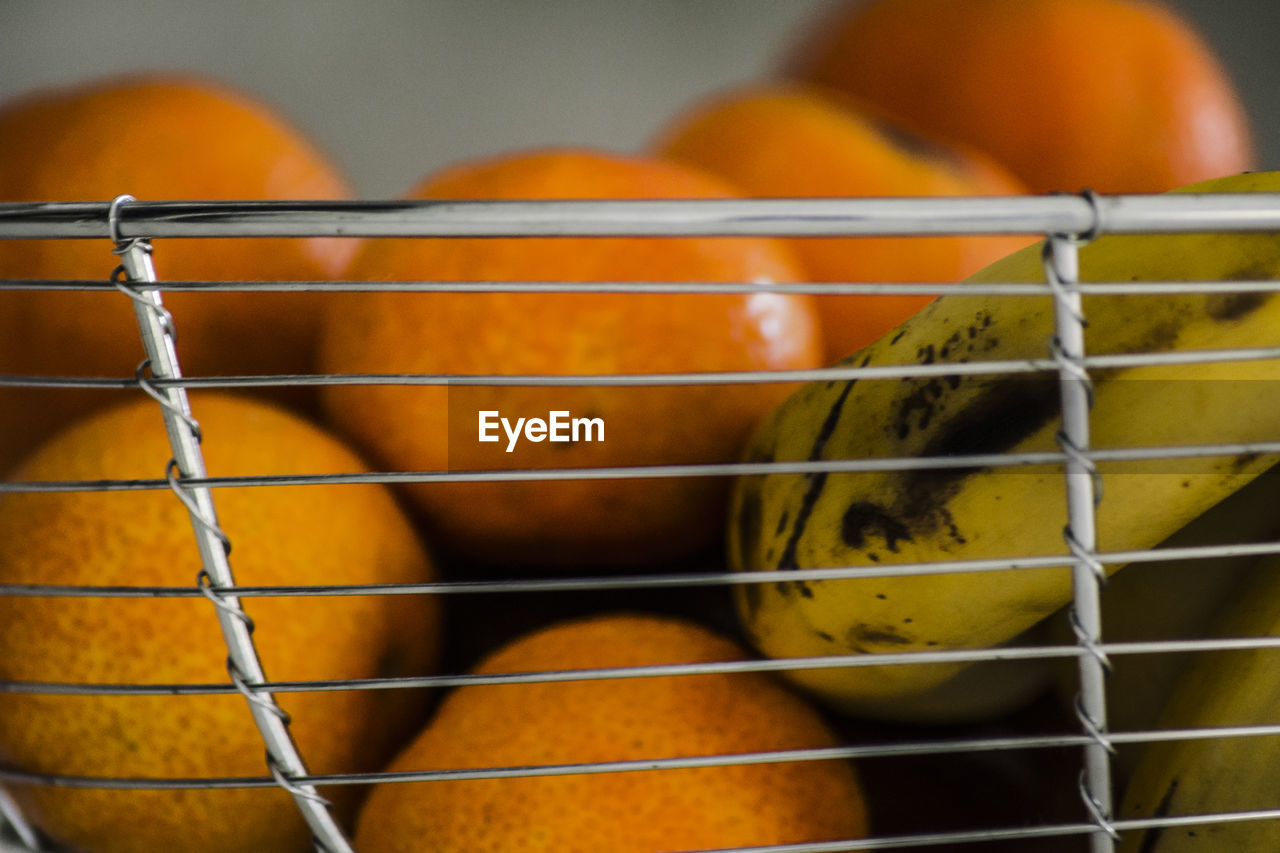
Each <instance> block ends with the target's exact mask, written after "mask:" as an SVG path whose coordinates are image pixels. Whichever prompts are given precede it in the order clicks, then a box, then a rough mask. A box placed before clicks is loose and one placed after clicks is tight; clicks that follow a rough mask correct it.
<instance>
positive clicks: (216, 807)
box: [0, 394, 439, 853]
mask: <svg viewBox="0 0 1280 853" xmlns="http://www.w3.org/2000/svg"><path fill="white" fill-rule="evenodd" d="M193 410H194V414H195V416H196V417H197V418H198V419H199V421H200V423H201V425H202V427H203V430H204V436H205V438H204V451H205V455H206V458H207V460H208V468H209V473H210V474H211V475H213V476H236V475H261V474H317V473H330V472H351V471H359V470H362V469H363V466H362V464H361V460H360V459H359V458H358V457H357V456H356V455H355V454H353V453H352V452H351V451H350V450H349V449H347V447H346V446H345V445H344V444H342V443H341V442H339V441H337V440H336V439H334V438H333V437H332V436H330V435H329V434H327V433H325V432H323V431H321V430H319V429H317V428H316V427H315V426H313V425H311V424H310V423H308V422H306V421H303V420H301V419H299V418H298V417H296V416H294V415H292V414H288V413H286V412H285V411H284V410H281V409H278V408H276V407H275V406H272V405H268V404H267V403H265V402H262V401H259V400H254V399H251V398H243V399H240V398H237V397H234V396H231V395H223V394H209V395H208V396H204V395H201V396H198V397H197V398H196V399H195V401H194V403H193ZM168 458H169V448H168V442H167V439H166V437H165V432H164V429H163V424H162V421H161V418H160V414H159V410H158V408H157V406H156V405H155V404H154V403H152V402H151V401H149V400H148V401H144V402H141V403H126V404H124V405H121V406H118V407H110V408H107V409H104V410H102V411H99V412H97V413H95V414H93V415H92V416H90V417H88V418H87V419H85V420H83V421H80V422H77V423H76V424H74V425H72V426H70V427H69V428H67V429H66V430H64V431H63V432H61V433H59V434H58V435H57V436H56V437H54V438H53V439H51V440H50V441H49V442H48V443H47V444H45V445H43V446H42V447H41V448H40V449H39V450H37V451H36V452H35V453H34V454H33V455H32V456H31V457H30V458H29V459H28V461H27V462H26V463H24V464H23V465H22V466H20V467H19V469H18V470H17V476H18V477H19V478H22V479H32V480H95V479H99V478H136V477H154V476H157V475H160V474H162V472H163V471H164V464H165V460H167V459H168ZM214 503H215V506H216V509H217V512H218V517H219V519H220V521H221V525H222V527H223V529H224V530H225V531H226V533H227V535H228V536H229V538H230V540H231V543H232V546H233V547H232V552H231V555H230V561H231V566H232V569H233V571H234V572H235V576H236V581H237V582H238V583H240V584H244V585H262V586H275V585H291V584H369V583H381V582H386V583H407V582H416V581H426V580H430V579H431V578H432V568H431V563H430V561H429V558H428V556H427V554H426V552H425V551H424V549H423V546H422V543H421V542H420V541H419V539H418V538H417V536H416V534H415V533H414V531H413V530H412V528H411V527H410V525H409V523H408V522H407V521H406V519H405V516H404V514H403V513H402V512H401V511H400V510H399V509H398V508H397V506H396V504H395V502H394V500H393V499H392V498H391V497H390V495H389V493H388V492H387V490H386V489H385V487H382V486H377V485H359V486H342V485H334V486H264V487H258V488H253V487H235V488H223V489H216V490H214ZM199 569H200V563H199V558H198V556H197V554H196V550H195V542H194V538H193V534H192V530H191V524H190V522H189V521H188V518H187V511H186V509H185V508H184V506H183V505H182V503H181V502H179V500H178V498H177V497H176V496H175V495H173V494H171V493H170V492H169V491H168V490H167V489H161V490H159V491H117V492H61V493H39V494H35V493H13V494H8V495H5V496H3V498H0V583H38V584H74V585H107V586H111V585H119V586H139V585H140V586H151V585H158V586H187V587H191V588H193V589H194V588H195V584H196V575H197V572H198V571H199ZM241 602H242V604H243V606H244V609H245V611H246V612H247V613H248V615H249V616H250V617H251V618H252V619H253V620H254V621H255V624H256V628H255V631H254V639H255V641H256V643H257V646H258V650H259V653H260V656H261V659H262V661H263V666H264V668H265V671H266V674H267V678H268V679H270V680H275V681H293V680H299V681H301V680H314V679H329V678H340V679H345V678H366V677H375V676H384V675H385V676H396V675H422V674H426V673H428V672H430V671H431V669H432V668H433V666H434V663H435V659H436V657H437V650H436V646H437V642H438V636H437V635H438V632H439V618H438V613H437V607H436V603H435V600H434V599H433V598H431V597H425V596H415V595H392V596H370V595H363V596H361V595H357V596H333V597H330V596H323V597H316V596H303V597H299V596H292V597H288V596H268V597H257V596H255V597H244V598H242V599H241ZM226 660H227V652H226V649H225V646H224V644H223V640H222V635H221V632H220V630H219V626H218V623H217V621H216V617H215V610H214V606H213V604H212V603H211V602H209V601H207V600H205V599H204V598H203V597H200V596H196V597H190V598H173V597H168V598H147V597H140V598H94V597H15V596H0V681H9V680H18V681H55V682H70V683H77V684H86V683H88V684H93V683H108V684H114V683H125V684H131V683H139V684H227V683H228V674H227V666H226ZM277 699H278V701H279V703H280V705H281V706H282V707H283V708H284V709H285V710H286V711H287V712H288V713H290V714H291V715H292V717H293V722H292V726H291V731H292V732H293V734H294V737H295V738H296V739H297V742H298V744H299V748H300V750H301V752H302V756H303V758H304V760H305V761H306V762H307V763H308V766H309V768H310V769H311V770H312V771H314V772H318V773H326V772H346V771H360V770H372V769H376V768H377V767H378V766H380V765H381V764H382V763H383V762H385V761H386V760H387V759H388V758H389V757H390V756H391V755H392V754H393V752H394V751H395V750H396V749H398V748H399V747H400V746H402V745H403V743H404V742H405V740H407V737H408V735H409V734H410V733H411V732H412V731H413V730H414V728H415V727H416V726H419V725H421V720H422V718H423V715H424V712H425V708H424V707H423V706H424V701H423V700H424V696H423V693H422V691H418V690H413V689H396V690H384V691H358V692H356V691H331V692H314V691H312V692H297V693H294V692H289V693H279V694H278V695H277ZM264 751H265V747H264V746H263V743H262V740H261V737H260V735H259V734H258V730H257V728H256V727H255V726H254V724H253V722H252V720H251V717H250V714H249V709H248V706H247V704H246V701H245V699H244V698H242V697H241V696H239V695H237V694H235V693H231V694H225V695H224V694H218V695H177V696H166V695H158V696H76V695H66V696H64V695H45V694H19V693H0V762H3V763H4V764H5V765H6V766H10V767H14V768H17V769H21V770H26V771H32V772H41V773H56V774H72V775H87V776H108V777H138V778H153V777H159V778H187V777H190V778H208V777H222V776H250V777H262V776H265V775H266V774H267V772H268V771H267V767H266V764H265V762H264ZM11 791H12V793H13V794H14V795H15V797H16V798H17V799H18V800H19V801H20V803H21V806H22V809H23V811H24V813H25V814H26V815H27V816H28V817H29V818H31V819H32V820H33V821H34V822H35V823H36V824H37V825H38V826H39V827H40V828H41V829H43V830H44V831H45V832H47V833H48V834H49V835H50V836H51V837H53V838H54V839H56V840H57V841H59V842H62V843H65V844H68V845H73V846H76V847H77V849H79V848H83V849H86V850H94V851H155V850H188V851H206V850H207V851H219V853H226V851H246V853H247V851H255V853H256V852H257V851H275V850H291V851H304V850H309V849H310V848H311V845H310V834H309V832H308V830H307V828H306V827H305V826H304V825H303V822H302V818H301V816H300V814H299V812H298V809H297V807H296V806H295V804H294V802H293V800H292V798H291V797H290V796H288V795H287V794H285V793H284V792H283V791H281V790H278V789H272V788H267V789H257V788H226V789H220V790H179V791H155V790H137V791H130V790H108V789H64V788H50V787H35V786H32V787H24V786H12V787H11ZM359 791H360V789H359V788H351V787H348V788H333V789H325V790H322V791H321V793H322V794H324V795H326V796H328V797H330V798H331V799H332V800H334V802H335V804H336V805H337V807H338V811H339V813H340V814H342V815H344V816H346V817H347V818H350V816H351V813H352V810H353V807H354V799H355V796H356V795H357V794H358V793H359Z"/></svg>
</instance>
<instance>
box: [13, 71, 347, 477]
mask: <svg viewBox="0 0 1280 853" xmlns="http://www.w3.org/2000/svg"><path fill="white" fill-rule="evenodd" d="M0 139H2V140H4V143H3V144H4V147H5V156H4V157H0V201H6V202H9V201H18V202H25V201H32V202H39V201H109V200H111V199H113V198H115V197H116V196H117V195H120V194H122V193H128V194H130V195H133V196H135V197H136V198H138V199H140V200H146V201H171V200H177V201H183V200H197V199H209V200H224V199H225V200H253V199H299V200H305V199H345V198H349V197H350V195H351V191H350V189H349V188H348V186H347V182H346V180H345V178H344V177H343V176H342V174H341V172H340V171H339V169H338V167H337V166H336V165H335V164H333V163H332V162H330V160H329V159H328V157H327V156H326V155H325V154H324V153H323V152H322V151H321V150H320V149H319V148H318V146H317V145H316V144H315V143H314V142H312V141H311V140H310V139H309V138H307V136H306V135H305V134H304V133H303V132H302V131H301V130H300V129H299V128H297V127H295V126H293V125H292V124H291V123H290V122H289V121H287V120H286V119H285V118H283V117H282V116H281V115H280V114H279V112H278V111H277V110H276V109H275V108H274V107H273V106H271V105H269V104H266V103H264V102H262V101H260V100H258V99H257V98H255V97H252V96H250V95H248V94H246V93H244V92H241V91H239V90H237V89H235V88H234V87H231V86H228V85H227V84H225V83H223V82H221V81H217V80H211V79H207V78H204V77H197V76H194V75H177V74H172V73H163V74H162V73H149V74H134V75H127V76H120V77H112V78H108V79H101V80H93V81H90V82H88V83H84V84H80V85H74V86H68V87H65V88H60V89H53V90H41V91H37V92H33V93H31V94H29V95H28V96H26V97H23V98H19V99H18V100H16V101H13V102H11V103H9V104H6V105H4V106H3V107H0ZM353 248H354V244H353V243H351V241H347V240H337V239H329V240H279V239H267V240H264V239H242V240H201V239H176V240H161V241H156V244H155V265H156V272H157V275H158V276H159V277H160V278H161V279H166V280H169V281H182V280H194V281H208V280H212V281H234V280H237V279H248V280H258V281H262V280H268V281H269V280H273V279H285V280H290V279H297V280H302V281H310V280H317V279H331V278H333V277H335V276H336V275H338V274H339V273H340V272H341V271H342V270H343V268H344V266H345V265H346V263H347V260H348V258H349V257H350V254H351V251H352V249H353ZM111 249H112V245H111V244H110V243H109V242H107V241H106V240H48V241H38V240H4V241H0V278H18V279H24V278H29V279H84V280H88V281H90V282H99V283H102V282H106V281H107V279H108V278H109V277H110V275H111V272H112V269H113V268H114V267H115V266H116V264H117V263H119V258H117V257H116V256H114V255H113V254H112V253H111ZM164 299H165V304H166V307H168V308H169V309H170V310H171V311H172V312H173V314H174V317H175V320H176V325H177V327H178V328H179V329H180V330H181V331H180V333H179V335H178V341H177V346H178V355H179V359H180V362H181V364H182V366H183V369H184V373H185V374H186V375H188V376H200V375H219V374H227V375H238V374H275V373H285V374H289V373H304V372H306V371H307V370H309V369H311V366H312V363H313V358H314V348H315V334H316V328H317V325H318V321H319V314H320V311H321V309H322V307H323V305H324V301H323V300H322V299H321V298H319V296H318V295H317V294H314V293H278V292H274V293H273V292H258V293H192V292H174V293H170V294H166V296H165V297H164ZM143 356H144V353H143V350H142V344H141V340H140V337H139V333H138V326H137V322H136V321H135V319H134V316H133V310H132V307H131V303H130V302H129V300H128V299H126V298H124V297H123V296H122V295H121V294H119V293H111V292H108V293H95V292H88V291H57V292H54V291H40V292H22V291H17V292H4V293H0V373H3V374H19V375H28V374H39V375H44V376H102V377H110V378H115V379H124V378H130V377H132V376H133V374H134V371H135V369H136V368H137V367H138V365H139V364H140V363H141V362H142V359H143ZM306 396H307V395H303V394H299V393H295V394H293V395H292V396H290V395H285V396H284V398H285V399H288V401H289V402H290V403H294V404H302V403H305V402H306ZM118 399H119V395H112V394H110V393H107V392H103V391H84V390H63V389H58V390H47V391H44V390H33V389H28V388H23V389H17V388H3V387H0V471H3V470H5V469H8V468H10V467H11V466H12V465H13V464H14V463H15V462H16V461H17V460H18V459H20V458H21V457H22V455H23V454H24V453H26V452H27V451H29V450H31V449H32V448H33V447H35V445H36V444H37V443H38V442H40V441H41V440H43V439H44V438H46V437H47V436H48V435H49V434H50V433H51V432H52V431H53V430H56V429H57V428H59V427H61V426H63V425H65V424H66V423H68V422H69V421H70V420H72V419H74V418H76V417H79V416H82V415H84V414H86V413H87V412H88V411H90V410H91V409H94V408H97V407H100V406H102V405H104V404H105V403H107V402H110V401H112V400H118Z"/></svg>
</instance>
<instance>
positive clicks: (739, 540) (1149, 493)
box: [728, 172, 1280, 719]
mask: <svg viewBox="0 0 1280 853" xmlns="http://www.w3.org/2000/svg"><path fill="white" fill-rule="evenodd" d="M1185 191H1192V192H1250V191H1267V192H1271V191H1280V173H1276V172H1272V173H1251V174H1246V175H1239V176H1233V177H1230V178H1225V179H1220V180H1215V181H1208V182H1204V183H1201V184H1197V185H1194V186H1191V187H1187V188H1185ZM1080 269H1081V277H1082V279H1083V280H1086V281H1090V280H1092V281H1128V280H1134V281H1140V280H1147V281H1163V280H1201V279H1210V280H1213V279H1259V278H1274V277H1276V276H1277V275H1278V274H1280V236H1277V235H1276V234H1199V235H1182V236H1145V235H1144V236H1107V237H1102V238H1100V239H1098V240H1096V241H1094V242H1092V243H1091V244H1089V245H1087V246H1085V247H1083V248H1082V249H1081V252H1080ZM1043 278H1044V277H1043V270H1042V266H1041V247H1040V246H1039V245H1038V244H1037V245H1034V246H1031V247H1028V248H1027V249H1024V250H1022V251H1020V252H1017V253H1014V254H1013V255H1010V256H1009V257H1007V258H1004V259H1002V260H1001V261H999V262H997V263H995V264H993V265H992V266H990V267H988V268H986V269H985V270H983V271H981V272H980V273H978V274H977V275H975V276H973V277H972V278H971V281H974V282H1025V281H1043ZM1084 307H1085V313H1086V316H1087V317H1088V328H1087V334H1086V350H1087V352H1088V353H1089V354H1095V355H1096V354H1104V353H1134V352H1149V351H1163V350H1194V349H1216V348H1223V347H1239V346H1262V345H1274V344H1276V343H1280V298H1277V297H1276V296H1274V295H1272V294H1216V295H1214V294H1191V295H1177V296H1170V295H1161V296H1130V297H1114V296H1112V297H1104V296H1094V297H1085V304H1084ZM1053 330H1054V315H1053V304H1052V300H1051V299H1050V298H1049V297H1048V296H1043V297H1040V296H1028V297H1023V296H1019V297H991V296H982V295H969V294H965V293H964V288H963V286H960V287H957V288H956V289H955V290H954V291H953V292H950V293H948V294H947V295H945V296H943V297H941V298H939V299H938V300H936V301H935V302H934V303H933V304H931V305H930V306H929V307H927V308H926V309H924V311H922V312H921V313H920V314H918V315H917V316H916V317H914V318H912V319H911V320H909V321H907V322H906V323H904V324H903V325H902V326H900V327H899V328H898V329H896V330H895V331H893V332H891V333H890V334H889V335H886V336H885V337H884V338H882V339H881V340H879V341H877V342H876V343H874V344H872V345H870V346H869V347H867V348H866V349H864V350H862V351H861V352H858V353H855V354H854V355H852V356H850V357H849V358H848V359H846V361H845V363H846V364H850V365H860V366H868V365H870V366H874V365H903V364H929V363H932V364H945V363H955V364H960V363H964V362H977V361H981V360H987V359H1039V358H1044V357H1045V356H1046V355H1047V353H1048V342H1049V341H1050V339H1051V337H1052V335H1053ZM1277 376H1280V367H1278V366H1277V365H1276V364H1274V363H1271V362H1265V361H1258V362H1242V363H1235V364H1201V365H1187V366H1178V367H1172V368H1171V367H1168V366H1165V367H1152V366H1147V367H1134V368H1127V369H1114V370H1111V371H1109V372H1095V374H1094V376H1093V380H1094V383H1095V393H1094V408H1093V413H1092V418H1091V430H1092V444H1093V446H1094V447H1095V448H1114V447H1121V446H1163V445H1179V444H1199V443H1221V442H1230V441H1249V440H1267V439H1274V438H1276V437H1277V432H1278V430H1277V427H1276V425H1277V424H1280V395H1277V394H1274V393H1262V391H1263V390H1269V389H1262V390H1259V389H1260V386H1259V385H1258V383H1257V381H1256V380H1262V379H1273V378H1276V377H1277ZM1187 380H1197V381H1187ZM1058 394H1059V386H1058V384H1057V377H1056V375H1048V374H1040V373H1036V374H1021V375H1016V376H1014V375H990V376H982V375H972V374H971V375H967V376H961V375H959V374H956V375H952V376H948V377H945V378H918V379H892V380H879V379H870V378H865V379H857V380H854V381H849V382H846V381H826V382H813V383H809V384H807V385H805V386H803V387H802V388H800V389H799V390H798V391H797V392H796V393H795V394H793V395H792V396H791V397H790V398H788V399H787V400H786V401H784V403H783V404H782V405H780V406H779V407H778V409H777V410H775V411H774V412H773V414H772V416H771V417H770V418H768V419H767V420H766V421H765V422H764V423H763V424H762V425H761V427H760V429H759V430H758V431H757V433H756V435H755V436H754V438H753V440H752V442H751V443H750V445H749V449H748V453H747V459H748V460H750V461H767V460H780V461H801V460H831V459H851V458H852V459H857V458H874V457H895V458H896V457H928V456H946V455H953V454H970V453H997V452H998V453H1020V452H1026V451H1037V452H1038V451H1056V450H1057V449H1058V448H1057V444H1056V441H1055V435H1056V432H1057V431H1058V429H1059V418H1058V412H1059V402H1058V401H1059V397H1058ZM1275 461H1276V460H1275V459H1274V458H1258V457H1256V456H1252V455H1242V456H1239V457H1236V458H1225V459H1224V458H1199V459H1188V460H1181V461H1177V462H1168V461H1155V462H1150V463H1137V462H1130V463H1123V464H1121V463H1116V464H1114V465H1110V466H1103V468H1102V471H1101V474H1102V484H1103V498H1102V501H1103V502H1102V505H1101V506H1100V508H1099V512H1098V516H1097V533H1098V545H1099V548H1100V549H1101V550H1127V549H1134V548H1147V547H1152V546H1154V545H1156V544H1157V543H1159V542H1161V541H1162V540H1164V539H1165V538H1167V537H1168V536H1169V535H1170V534H1172V533H1173V532H1174V531H1176V530H1178V529H1179V528H1181V527H1182V526H1183V525H1185V524H1186V523H1187V522H1189V521H1190V520H1191V519H1193V518H1195V517H1196V516H1198V515H1200V514H1201V513H1203V512H1204V511H1205V510H1207V509H1208V508H1209V507H1210V506H1212V505H1213V504H1215V503H1216V502H1218V501H1219V500H1221V499H1223V498H1224V497H1226V496H1227V495H1229V494H1231V493H1232V492H1233V491H1235V490H1236V489H1238V488H1240V487H1241V486H1243V485H1244V484H1245V483H1247V482H1249V481H1250V480H1251V479H1253V478H1254V477H1255V476H1256V475H1257V474H1259V473H1260V472H1261V471H1263V470H1265V469H1266V468H1267V467H1269V466H1270V465H1271V464H1273V463H1274V462H1275ZM1065 523H1066V501H1065V485H1064V481H1063V477H1062V475H1061V471H1060V469H1059V468H1058V467H1056V466H1044V467H1039V468H1017V469H1013V468H986V469H979V470H974V469H949V470H933V471H896V472H883V473H881V472H873V473H856V474H854V473H829V474H821V473H819V474H810V475H796V474H786V473H774V474H769V475H763V476H752V477H745V478H742V479H740V480H738V481H737V482H736V483H735V487H734V492H733V498H732V504H731V515H730V525H729V547H728V558H729V564H730V566H731V567H732V568H734V569H737V570H740V571H778V572H779V576H778V578H777V580H776V581H771V582H768V583H759V584H744V585H741V586H740V588H739V589H738V590H737V592H736V598H737V606H738V610H739V615H740V618H741V621H742V623H743V626H744V628H745V630H746V632H747V633H748V635H749V636H750V637H752V638H753V640H754V642H755V643H756V645H757V647H758V648H759V649H760V650H761V651H762V652H763V653H765V654H767V655H770V656H773V657H804V656H814V655H842V654H843V655H847V654H867V655H869V654H874V653H882V652H910V651H928V650H940V649H966V648H986V647H991V646H996V645H999V644H1001V643H1004V642H1007V641H1009V640H1010V639H1011V638H1013V637H1015V636H1016V635H1018V634H1019V633H1021V632H1023V631H1025V630H1027V629H1028V628H1029V627H1030V626H1032V625H1034V624H1035V623H1037V622H1039V621H1040V620H1042V619H1044V618H1045V617H1046V616H1048V615H1049V614H1050V613H1052V612H1053V611H1055V610H1057V609H1059V608H1060V607H1062V606H1063V605H1064V604H1065V603H1067V602H1068V601H1069V600H1070V596H1071V590H1070V573H1069V570H1067V569H1065V568H1064V569H1056V568H1054V569H1035V570H1016V571H999V572H987V573H977V572H973V573H961V574H937V575H924V576H915V577H883V578H857V579H845V580H821V581H792V580H788V579H787V577H786V573H787V571H788V570H791V569H811V568H821V567H841V566H877V565H879V566H884V565H888V564H892V563H917V562H928V561H936V560H952V559H971V558H1017V557H1025V556H1036V555H1053V554H1065V553H1066V547H1065V544H1064V541H1063V537H1062V531H1063V527H1064V525H1065ZM1115 568H1117V567H1114V566H1109V567H1108V569H1109V570H1114V569H1115ZM963 668H964V665H963V664H929V665H910V666H906V665H902V666H890V665H875V666H854V667H844V668H832V669H809V670H797V671H795V672H793V673H792V677H793V679H794V680H795V681H796V682H797V683H799V684H800V685H802V686H804V687H806V688H808V689H809V690H811V691H812V692H813V693H814V694H816V695H817V696H818V697H820V698H824V699H825V700H827V701H828V702H829V703H830V704H832V705H833V706H835V707H837V708H841V709H844V710H847V711H850V712H853V713H858V714H863V715H869V716H882V717H888V718H891V719H892V718H894V717H895V715H896V714H897V713H898V711H897V709H898V708H900V707H903V706H904V704H905V703H906V702H907V700H909V699H911V698H912V697H920V696H924V695H927V694H928V693H930V692H932V691H937V690H939V689H940V686H941V685H944V684H946V683H947V682H948V681H950V680H951V679H953V678H956V677H958V675H959V673H960V672H961V670H962V669H963ZM943 713H945V709H944V711H943Z"/></svg>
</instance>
